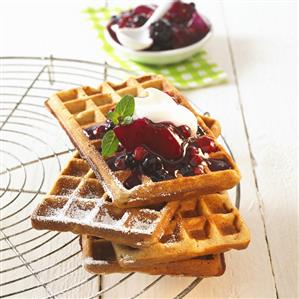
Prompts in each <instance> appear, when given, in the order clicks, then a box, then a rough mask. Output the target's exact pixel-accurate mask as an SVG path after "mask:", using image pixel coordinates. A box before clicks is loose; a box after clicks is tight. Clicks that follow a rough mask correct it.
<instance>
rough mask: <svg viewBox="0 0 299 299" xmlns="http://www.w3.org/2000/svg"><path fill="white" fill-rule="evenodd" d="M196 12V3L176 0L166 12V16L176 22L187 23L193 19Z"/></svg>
mask: <svg viewBox="0 0 299 299" xmlns="http://www.w3.org/2000/svg"><path fill="white" fill-rule="evenodd" d="M194 12H195V5H194V3H182V2H181V1H176V2H175V3H174V4H173V5H172V6H171V8H170V9H169V11H168V12H167V13H166V15H165V18H167V19H168V20H169V21H171V22H174V23H186V22H188V21H189V20H190V19H191V17H192V14H193V13H194Z"/></svg>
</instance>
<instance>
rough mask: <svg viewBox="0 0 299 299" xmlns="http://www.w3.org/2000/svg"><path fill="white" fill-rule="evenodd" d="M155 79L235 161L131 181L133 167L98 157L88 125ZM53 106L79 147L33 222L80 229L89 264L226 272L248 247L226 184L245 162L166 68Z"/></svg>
mask: <svg viewBox="0 0 299 299" xmlns="http://www.w3.org/2000/svg"><path fill="white" fill-rule="evenodd" d="M148 87H152V88H156V89H159V90H162V91H164V92H167V93H168V94H170V95H171V96H172V97H173V99H174V100H175V101H176V102H177V103H178V104H180V105H183V106H185V107H186V108H188V109H189V110H191V111H192V112H193V113H194V114H195V116H196V118H197V120H198V124H199V126H200V127H201V128H202V129H203V131H204V133H205V134H206V135H208V136H211V137H212V138H214V139H215V143H216V145H217V149H218V150H217V151H216V152H213V153H211V154H210V156H211V157H212V158H213V159H221V160H225V161H226V163H227V164H228V165H229V166H230V167H229V168H228V169H225V170H217V171H215V170H214V171H213V170H212V169H210V168H209V167H208V165H205V168H204V173H203V174H200V175H194V176H188V177H184V176H178V177H176V178H174V179H169V180H164V181H159V182H153V181H152V180H151V178H150V177H148V176H146V175H142V178H141V184H139V185H137V186H135V187H134V188H132V189H127V188H125V186H124V184H123V183H124V181H125V179H126V178H127V177H128V170H118V171H113V170H111V168H109V167H108V165H107V163H106V160H105V159H104V158H103V157H102V156H101V153H100V151H99V147H100V145H101V139H94V140H90V139H89V138H87V136H86V135H85V134H84V129H86V128H89V127H91V126H94V125H96V124H99V123H103V122H104V121H105V120H106V116H107V113H108V111H110V110H111V109H112V108H113V107H115V105H116V103H118V102H119V101H120V99H121V97H122V96H125V95H132V96H134V97H137V96H138V97H140V96H142V95H144V92H145V91H144V89H145V88H148ZM46 106H47V107H48V108H49V109H50V111H51V112H52V113H53V115H54V116H55V117H56V118H57V119H58V121H59V123H60V124H61V126H62V127H63V128H64V129H65V131H66V133H67V134H68V136H69V137H70V139H71V140H72V142H73V144H74V145H75V147H76V148H77V150H78V151H76V152H75V153H74V155H73V157H72V158H71V159H70V160H69V161H68V163H67V164H66V165H65V167H64V169H63V170H62V171H61V173H60V174H59V175H58V178H57V180H56V181H55V183H54V186H53V187H52V189H51V190H50V191H49V192H48V194H47V195H46V196H45V197H44V198H43V200H42V202H41V203H40V204H39V205H38V206H37V207H36V209H35V210H34V212H33V214H32V217H31V221H32V225H33V227H34V228H36V229H48V230H56V231H70V232H73V233H75V234H78V235H80V244H81V248H82V260H83V266H84V268H85V269H86V270H87V271H89V272H92V273H99V274H100V273H101V274H103V273H106V274H107V273H115V272H119V273H123V272H132V271H137V272H143V273H148V274H154V275H157V274H159V275H162V274H163V275H164V274H165V275H166V274H169V275H186V276H197V277H209V276H219V275H222V274H223V273H224V271H225V262H224V252H225V251H228V250H230V249H244V248H246V247H247V245H248V243H249V240H250V235H249V230H248V228H247V226H246V224H245V223H244V221H243V219H242V217H241V215H240V213H239V211H238V210H237V208H236V207H234V205H233V204H232V203H231V201H230V199H229V197H228V194H227V192H226V191H225V190H227V189H230V188H232V187H234V186H235V185H236V184H238V182H239V180H240V174H239V170H238V168H237V166H236V164H235V163H234V161H233V160H232V158H231V157H230V155H229V154H228V153H227V152H226V151H225V149H224V148H223V147H222V146H221V145H220V144H218V142H217V140H216V139H217V137H218V135H219V134H220V126H219V123H218V122H217V121H216V120H214V119H212V118H210V117H207V116H203V115H200V114H198V113H197V112H196V111H195V110H194V109H193V107H192V106H191V105H190V104H189V103H188V101H187V100H186V99H185V98H184V96H183V95H182V94H181V93H180V92H179V91H178V90H176V89H175V88H174V87H173V86H172V85H171V84H170V83H169V82H168V81H166V80H165V79H164V78H163V77H162V76H153V75H148V76H141V77H137V78H129V79H128V80H127V81H125V82H123V83H121V84H112V83H109V82H103V83H102V84H101V85H100V86H99V87H98V88H92V87H81V88H77V89H72V90H67V91H61V92H58V93H57V94H55V95H53V96H52V97H51V98H50V99H49V100H48V101H47V102H46Z"/></svg>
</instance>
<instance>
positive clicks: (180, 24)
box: [107, 1, 210, 51]
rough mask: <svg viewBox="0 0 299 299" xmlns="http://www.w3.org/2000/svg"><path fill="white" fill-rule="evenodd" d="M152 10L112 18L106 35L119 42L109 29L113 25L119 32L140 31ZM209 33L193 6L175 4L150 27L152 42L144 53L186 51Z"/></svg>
mask: <svg viewBox="0 0 299 299" xmlns="http://www.w3.org/2000/svg"><path fill="white" fill-rule="evenodd" d="M155 9H156V5H153V6H147V5H140V6H137V7H136V8H135V9H130V10H128V11H124V12H122V13H121V14H120V15H119V16H113V17H112V18H111V19H110V21H109V24H108V26H107V29H108V32H109V33H110V35H111V37H112V38H113V39H114V40H115V41H117V42H119V41H118V39H117V36H116V34H115V32H114V31H113V29H112V26H113V25H115V24H117V25H118V26H119V27H120V28H123V27H128V28H137V27H141V26H142V25H144V24H145V23H146V21H147V20H148V19H149V18H150V17H151V15H152V14H153V12H154V10H155ZM209 31H210V27H209V25H208V24H207V23H206V22H205V21H204V20H203V18H202V17H201V16H200V14H199V13H198V12H197V11H196V7H195V4H194V3H184V2H181V1H175V2H174V3H173V5H172V6H171V7H170V9H169V10H168V12H167V13H166V14H165V15H164V16H163V18H161V19H160V20H158V21H156V22H154V23H153V24H151V25H150V36H151V38H152V39H153V41H154V42H153V45H152V46H151V47H150V48H149V49H147V50H148V51H160V50H171V49H177V48H182V47H186V46H189V45H191V44H193V43H195V42H197V41H199V40H201V39H203V38H204V37H205V36H206V35H207V34H208V32H209Z"/></svg>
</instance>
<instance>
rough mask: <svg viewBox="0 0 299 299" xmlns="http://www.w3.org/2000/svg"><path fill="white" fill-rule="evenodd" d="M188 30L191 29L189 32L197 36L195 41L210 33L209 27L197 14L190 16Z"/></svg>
mask: <svg viewBox="0 0 299 299" xmlns="http://www.w3.org/2000/svg"><path fill="white" fill-rule="evenodd" d="M188 28H189V29H191V32H193V33H194V35H195V36H196V35H197V39H201V38H203V37H204V36H205V35H206V34H207V33H208V32H209V31H210V28H209V26H208V25H207V24H206V22H205V21H204V20H203V19H202V17H201V16H200V15H199V14H198V13H195V14H193V15H192V18H191V20H190V22H189V23H188Z"/></svg>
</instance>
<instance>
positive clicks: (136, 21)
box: [132, 14, 148, 27]
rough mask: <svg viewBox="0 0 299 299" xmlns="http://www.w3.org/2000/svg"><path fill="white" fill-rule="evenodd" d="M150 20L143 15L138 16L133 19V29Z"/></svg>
mask: <svg viewBox="0 0 299 299" xmlns="http://www.w3.org/2000/svg"><path fill="white" fill-rule="evenodd" d="M147 20H148V18H147V17H146V16H145V15H143V14H141V15H136V16H134V17H133V19H132V25H133V26H132V27H141V26H142V25H144V24H145V22H146V21H147Z"/></svg>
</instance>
